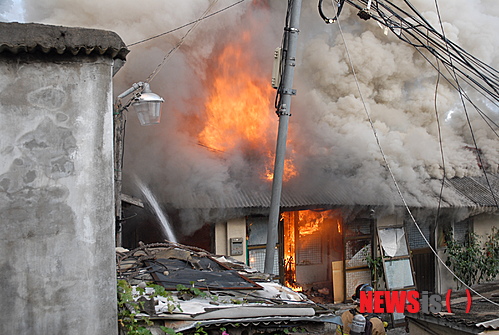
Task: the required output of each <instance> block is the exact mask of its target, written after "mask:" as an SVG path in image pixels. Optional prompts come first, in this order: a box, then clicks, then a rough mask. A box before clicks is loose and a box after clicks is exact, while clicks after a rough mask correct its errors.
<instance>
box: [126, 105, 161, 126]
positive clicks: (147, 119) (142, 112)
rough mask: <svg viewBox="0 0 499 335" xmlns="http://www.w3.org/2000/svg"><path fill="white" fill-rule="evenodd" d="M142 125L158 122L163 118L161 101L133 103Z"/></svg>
mask: <svg viewBox="0 0 499 335" xmlns="http://www.w3.org/2000/svg"><path fill="white" fill-rule="evenodd" d="M133 107H134V108H135V112H137V117H138V118H139V121H140V124H141V125H142V126H149V125H152V124H158V123H159V122H160V120H161V101H140V102H136V103H134V104H133Z"/></svg>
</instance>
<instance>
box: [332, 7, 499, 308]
mask: <svg viewBox="0 0 499 335" xmlns="http://www.w3.org/2000/svg"><path fill="white" fill-rule="evenodd" d="M347 1H349V0H347ZM349 2H350V1H349ZM335 22H337V24H338V28H339V31H340V34H341V36H342V39H343V42H344V45H345V50H346V54H347V58H348V61H349V63H350V67H351V68H352V74H353V77H354V79H355V83H356V85H357V90H358V92H359V96H360V99H361V101H362V105H363V107H364V111H365V113H366V115H367V119H368V121H369V123H370V125H371V129H372V131H373V134H374V137H375V140H376V143H377V146H378V148H379V150H380V153H381V156H382V158H383V162H384V163H385V166H386V169H387V170H388V172H389V174H390V177H391V179H392V180H393V182H394V185H395V188H396V190H397V193H398V195H399V197H400V198H401V200H402V202H403V204H404V208H405V209H406V211H407V213H408V215H409V216H410V218H411V221H412V222H413V223H414V225H415V226H416V228H417V230H418V231H419V233H420V234H421V236H422V238H423V240H424V241H425V243H426V245H428V247H429V248H430V250H431V251H432V253H433V254H434V255H435V257H436V258H437V260H438V261H439V262H440V263H441V264H442V265H443V266H444V267H445V268H446V269H447V270H448V271H449V272H450V273H451V274H452V276H453V277H454V278H456V279H457V280H458V281H459V282H460V283H461V284H463V285H464V286H465V287H467V288H468V289H470V291H472V292H473V293H475V294H476V295H478V296H479V297H481V298H483V299H484V300H486V301H487V302H489V303H492V304H494V305H496V306H499V304H498V303H496V302H494V301H492V300H490V299H488V298H486V297H484V296H483V295H482V294H480V293H479V292H477V291H476V290H474V289H473V288H471V287H470V286H469V285H468V284H467V283H465V282H464V281H463V280H462V279H461V278H459V277H458V276H457V275H456V274H455V273H454V271H452V270H451V269H450V268H449V266H448V265H447V264H445V262H444V261H443V260H442V258H441V257H440V256H439V255H438V253H437V251H436V250H435V248H434V247H433V246H432V245H431V244H430V242H429V241H428V239H427V238H426V236H425V235H424V233H423V231H422V229H421V227H420V226H419V224H418V223H417V221H416V219H415V217H414V216H413V214H412V211H411V210H410V208H409V205H408V204H407V202H406V200H405V197H404V195H403V194H402V191H401V189H400V187H399V184H398V182H397V180H396V178H395V175H394V174H393V171H392V169H391V166H390V164H389V163H388V160H387V158H386V155H385V153H384V151H383V148H382V146H381V143H380V140H379V137H378V133H377V131H376V129H375V127H374V123H373V121H372V118H371V116H370V114H369V111H368V109H367V105H366V102H365V100H364V97H363V95H362V91H361V89H360V84H359V82H358V79H357V74H356V72H355V67H354V65H353V61H352V59H351V57H350V53H349V51H348V47H347V43H346V40H345V37H344V35H343V31H342V29H341V25H340V20H339V19H338V18H336V20H335ZM439 73H440V72H439ZM437 85H438V82H437ZM435 94H436V93H435ZM463 103H464V102H463ZM439 130H440V129H439ZM439 136H440V135H439ZM440 145H442V144H441V143H440ZM442 157H443V152H442ZM444 179H445V176H444ZM491 191H492V189H491ZM492 193H493V192H492Z"/></svg>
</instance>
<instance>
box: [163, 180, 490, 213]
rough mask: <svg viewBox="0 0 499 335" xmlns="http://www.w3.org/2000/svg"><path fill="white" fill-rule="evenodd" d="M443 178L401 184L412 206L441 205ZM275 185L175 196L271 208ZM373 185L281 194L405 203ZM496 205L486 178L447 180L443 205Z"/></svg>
mask: <svg viewBox="0 0 499 335" xmlns="http://www.w3.org/2000/svg"><path fill="white" fill-rule="evenodd" d="M488 178H489V182H490V181H492V183H491V185H492V186H493V187H495V188H494V190H495V191H494V192H496V194H499V179H498V177H497V176H496V175H489V176H488ZM441 183H442V181H440V180H436V179H435V180H428V181H425V182H422V183H421V184H420V185H418V189H417V190H415V189H411V188H409V186H408V185H404V184H401V185H399V187H400V189H401V192H402V194H403V196H404V200H405V202H406V203H407V205H408V206H409V207H415V208H437V207H438V206H439V196H440V189H441ZM270 186H271V185H266V186H265V187H262V188H260V189H258V190H250V189H235V188H232V189H229V188H228V189H224V190H221V191H217V190H211V191H210V192H205V193H203V192H196V193H193V192H185V193H183V194H180V195H178V196H177V197H174V199H173V201H172V205H173V207H175V208H180V209H187V208H198V209H248V208H261V209H268V208H269V207H270V201H271V188H270ZM369 187H370V186H365V187H362V186H359V185H355V186H353V185H352V184H349V183H347V182H344V181H343V182H342V181H338V182H337V183H336V182H329V183H328V182H324V183H321V184H318V185H312V186H310V185H309V186H308V187H292V186H289V185H285V186H284V187H283V190H282V195H281V207H282V208H285V209H291V208H299V207H335V206H402V205H404V202H403V201H402V199H401V197H400V196H399V194H398V192H397V190H396V189H395V187H393V185H391V184H390V183H388V182H387V183H386V185H383V187H380V190H382V191H372V190H371V189H369ZM487 206H488V207H494V206H495V204H494V202H493V197H492V193H491V192H490V190H489V189H488V188H486V187H485V186H484V178H483V177H464V178H459V179H457V178H455V179H452V180H451V181H446V182H445V187H444V189H443V192H442V201H441V202H440V207H441V208H464V207H466V208H476V207H487Z"/></svg>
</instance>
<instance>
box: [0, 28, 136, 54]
mask: <svg viewBox="0 0 499 335" xmlns="http://www.w3.org/2000/svg"><path fill="white" fill-rule="evenodd" d="M4 52H10V53H13V54H20V53H36V52H41V53H45V54H49V53H55V54H59V55H62V54H70V55H77V54H84V55H89V54H98V55H108V56H110V57H112V58H118V59H121V60H125V58H126V55H127V54H128V52H129V50H128V49H127V48H126V45H125V43H124V42H123V40H122V39H121V38H120V37H119V36H118V34H116V33H114V32H112V31H107V30H100V29H88V28H74V27H63V26H52V25H45V24H38V23H17V22H12V23H6V22H0V53H4Z"/></svg>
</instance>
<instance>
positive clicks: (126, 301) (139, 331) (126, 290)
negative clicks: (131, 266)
mask: <svg viewBox="0 0 499 335" xmlns="http://www.w3.org/2000/svg"><path fill="white" fill-rule="evenodd" d="M142 307H143V303H142V302H139V301H135V299H134V297H133V288H132V286H131V285H130V283H128V282H127V281H126V280H123V279H120V280H118V324H119V327H120V328H121V329H123V330H124V331H125V332H126V334H128V335H152V333H151V331H150V330H149V329H147V328H146V327H144V326H143V324H146V325H149V326H150V325H152V322H151V321H150V320H149V318H147V317H140V318H137V311H139V310H140V309H141V308H142Z"/></svg>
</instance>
